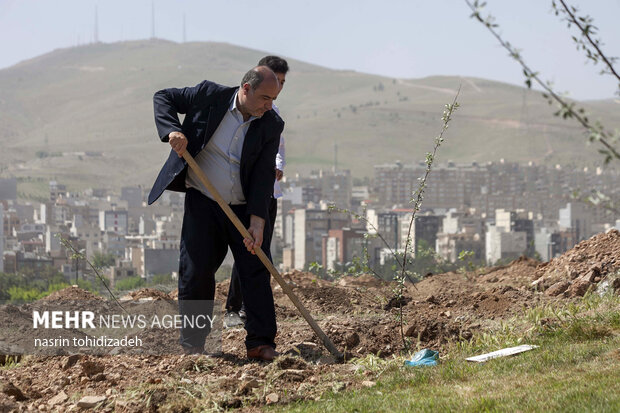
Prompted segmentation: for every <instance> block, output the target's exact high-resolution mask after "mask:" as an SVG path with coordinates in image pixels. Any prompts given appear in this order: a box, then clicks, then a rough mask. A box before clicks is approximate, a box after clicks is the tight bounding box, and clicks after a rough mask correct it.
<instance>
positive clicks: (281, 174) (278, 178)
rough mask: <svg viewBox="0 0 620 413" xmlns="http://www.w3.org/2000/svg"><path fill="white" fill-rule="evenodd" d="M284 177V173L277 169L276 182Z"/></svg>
mask: <svg viewBox="0 0 620 413" xmlns="http://www.w3.org/2000/svg"><path fill="white" fill-rule="evenodd" d="M283 176H284V172H282V171H281V170H279V169H278V168H276V181H279V180H280V179H282V177H283Z"/></svg>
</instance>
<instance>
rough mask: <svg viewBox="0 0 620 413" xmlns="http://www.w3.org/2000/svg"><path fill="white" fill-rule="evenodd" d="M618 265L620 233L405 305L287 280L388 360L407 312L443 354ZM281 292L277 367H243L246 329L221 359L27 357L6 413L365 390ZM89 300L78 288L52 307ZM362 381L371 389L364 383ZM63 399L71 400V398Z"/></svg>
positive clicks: (462, 280) (344, 346)
mask: <svg viewBox="0 0 620 413" xmlns="http://www.w3.org/2000/svg"><path fill="white" fill-rule="evenodd" d="M619 268H620V233H618V231H611V232H608V233H607V234H600V235H597V236H595V237H593V238H591V239H590V240H587V241H583V242H581V243H580V244H578V245H577V246H575V248H573V249H571V250H570V251H568V252H567V253H566V254H564V255H563V256H561V257H558V258H556V259H554V260H552V261H551V262H549V263H542V264H541V263H539V262H537V261H535V260H532V259H528V258H520V259H518V260H515V261H513V262H512V263H510V264H509V265H507V266H502V267H493V268H486V269H482V270H478V271H476V272H468V273H459V272H450V273H446V274H440V275H433V276H429V277H427V278H425V279H424V280H422V281H421V282H419V283H417V284H416V285H415V286H413V285H408V286H407V289H406V291H405V293H404V297H401V299H400V300H399V299H397V297H395V296H394V292H393V288H394V285H393V284H391V283H388V282H385V281H380V280H376V279H375V278H373V277H372V276H370V275H363V276H360V277H343V278H341V279H339V280H338V281H336V282H329V281H325V280H321V279H317V278H316V276H315V275H313V274H311V273H303V272H297V271H296V272H291V273H286V274H283V276H284V278H285V279H286V280H287V281H288V282H289V283H290V285H291V286H292V287H293V290H294V292H295V293H296V294H297V295H298V297H299V298H300V300H301V301H302V302H303V303H304V305H305V306H306V308H307V309H308V310H309V311H310V313H311V314H312V315H313V317H315V319H316V320H317V322H318V324H319V325H320V326H321V328H322V329H323V331H324V332H325V333H326V334H327V335H328V336H329V337H330V338H331V339H332V340H333V342H334V343H335V345H336V346H337V347H338V348H339V349H341V350H342V351H346V352H347V354H348V355H349V356H353V357H363V356H366V355H368V354H371V353H372V354H378V355H379V356H380V357H386V356H390V355H391V354H394V353H397V352H398V351H400V349H401V348H402V341H401V336H400V324H399V323H398V322H397V321H396V320H397V316H398V313H399V307H400V305H399V303H400V304H402V306H403V317H404V319H405V320H406V322H405V325H404V333H405V335H406V336H409V337H411V339H412V340H413V341H414V342H416V340H420V346H421V347H427V348H432V349H435V350H439V351H441V350H442V348H443V346H445V345H446V344H447V343H448V342H450V341H456V340H467V339H469V338H471V337H472V334H473V333H474V332H476V331H480V330H484V329H486V328H488V327H489V326H493V325H494V324H496V323H497V322H498V321H500V320H504V319H507V318H510V317H513V316H515V315H519V314H521V313H522V311H523V308H529V307H534V306H537V305H539V304H541V303H546V302H549V301H552V300H565V299H567V298H570V297H571V296H573V295H579V294H577V293H581V291H577V287H579V288H582V287H580V286H581V285H586V284H585V282H586V281H587V283H588V284H587V288H586V291H587V290H588V289H590V290H591V289H594V288H596V285H597V283H600V282H602V281H603V280H609V277H610V274H615V273H616V272H617V271H618V269H619ZM614 277H615V276H614ZM578 281H579V282H578ZM560 282H564V284H565V286H564V287H563V286H562V285H558V288H556V290H562V292H560V293H558V294H554V295H551V294H548V293H547V290H548V289H550V287H552V286H553V285H556V284H558V283H560ZM611 284H612V285H616V284H618V283H615V284H613V283H611ZM227 291H228V283H227V282H224V283H220V284H218V286H217V292H216V299H218V300H222V301H223V300H224V299H225V297H226V293H227ZM273 291H274V300H275V304H276V313H277V317H278V328H279V333H278V336H277V337H276V343H277V344H278V351H280V353H281V354H283V355H282V356H281V357H280V358H277V359H276V362H274V363H272V364H267V363H262V362H253V361H249V360H247V359H246V358H245V346H244V344H243V339H244V336H245V332H244V331H243V330H225V331H224V333H223V336H222V346H223V350H224V356H223V357H220V358H206V357H205V356H172V355H171V356H146V355H116V356H92V355H90V356H89V355H80V356H49V357H43V356H40V357H25V358H24V360H23V361H22V363H21V364H19V365H18V366H17V367H14V368H10V369H3V370H0V382H2V383H6V384H5V385H4V387H3V388H2V391H3V393H4V395H5V396H6V397H2V396H0V400H2V401H0V411H20V410H21V411H25V410H28V409H30V410H32V411H43V410H48V411H63V410H68V409H69V408H71V407H73V406H75V405H76V403H77V400H79V397H82V396H87V395H97V396H106V401H105V402H104V403H103V406H104V409H105V410H107V411H114V410H116V411H126V412H130V411H131V412H141V411H157V406H158V405H159V404H161V403H172V404H169V406H173V407H171V409H172V410H175V409H176V410H178V411H182V410H183V409H184V407H187V406H182V405H178V406H177V405H174V402H173V401H174V400H176V398H178V394H179V392H183V393H184V394H186V393H185V390H179V389H180V388H181V389H186V390H187V391H189V392H190V393H191V394H194V395H195V397H196V398H197V399H199V400H201V402H202V403H205V404H204V405H211V406H213V405H218V406H220V407H221V408H243V409H245V410H253V409H259V408H260V406H262V405H265V404H270V403H274V402H276V403H289V402H291V401H294V400H298V399H314V398H316V397H318V396H320V395H321V394H322V393H324V392H326V391H341V390H343V389H347V388H358V387H361V386H362V384H361V380H360V377H358V376H359V375H356V374H355V371H356V369H358V367H356V365H355V364H353V363H344V364H337V363H334V362H333V361H334V360H333V359H332V358H331V357H330V356H329V353H328V352H327V351H326V350H325V349H324V348H323V347H322V345H321V343H320V340H319V339H318V338H317V337H316V336H315V335H314V333H313V331H312V330H311V328H310V327H309V326H308V325H307V323H306V322H305V321H304V320H303V318H301V317H300V316H299V314H298V312H297V310H296V309H295V307H294V306H293V304H292V303H291V301H290V300H289V299H288V298H287V297H286V296H285V294H284V293H283V292H282V289H281V288H280V287H279V286H277V285H275V284H274V285H273ZM552 291H553V290H552ZM89 295H90V294H89V293H87V292H84V291H81V290H79V289H74V288H71V289H66V290H63V291H59V292H57V293H54V295H52V296H50V297H48V298H46V300H50V299H51V300H55V299H61V298H65V299H76V298H78V297H80V298H83V297H84V296H89ZM174 297H175V293H174V292H173V293H171V294H165V293H163V292H160V291H157V290H152V289H143V290H139V291H137V292H135V293H133V294H131V295H130V298H131V299H134V300H137V299H140V298H153V299H168V298H174ZM88 298H90V299H92V298H93V297H90V296H89V297H88ZM23 316H24V315H23V314H22V313H21V312H19V310H18V309H16V308H15V307H11V306H5V307H4V308H3V309H2V311H0V317H5V318H7V317H8V318H10V317H23ZM153 339H155V337H154V338H153ZM362 380H367V379H366V378H365V376H364V375H363V374H362ZM9 383H10V386H9ZM200 389H202V390H200ZM20 393H21V395H20ZM63 393H64V394H66V395H67V396H68V398H66V400H63V399H64V396H63ZM77 394H79V396H77ZM22 396H23V397H22ZM72 397H74V398H73V399H72ZM18 399H20V400H18ZM207 399H210V400H211V401H212V403H211V404H208V403H207V402H206V400H207ZM59 400H62V401H59ZM213 403H214V404H213ZM175 406H176V407H175Z"/></svg>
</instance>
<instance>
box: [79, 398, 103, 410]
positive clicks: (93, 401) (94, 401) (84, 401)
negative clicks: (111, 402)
mask: <svg viewBox="0 0 620 413" xmlns="http://www.w3.org/2000/svg"><path fill="white" fill-rule="evenodd" d="M106 400H107V397H106V396H85V397H82V398H81V399H80V401H79V402H77V407H82V408H84V409H90V408H93V407H95V406H97V405H98V404H99V403H103V402H105V401H106Z"/></svg>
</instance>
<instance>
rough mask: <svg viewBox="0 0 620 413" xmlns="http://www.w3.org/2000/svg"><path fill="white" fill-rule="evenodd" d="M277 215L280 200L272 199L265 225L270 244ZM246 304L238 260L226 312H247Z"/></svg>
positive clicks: (229, 290)
mask: <svg viewBox="0 0 620 413" xmlns="http://www.w3.org/2000/svg"><path fill="white" fill-rule="evenodd" d="M277 214H278V200H277V199H275V198H271V204H269V222H266V223H265V225H266V226H267V225H268V228H269V242H271V238H272V237H273V228H274V227H275V223H276V215H277ZM244 304H245V303H244V301H243V295H242V294H241V282H240V277H239V268H237V259H235V263H234V264H233V267H232V274H231V276H230V286H229V287H228V296H227V297H226V311H235V312H237V313H238V312H239V311H241V310H243V311H245V305H244Z"/></svg>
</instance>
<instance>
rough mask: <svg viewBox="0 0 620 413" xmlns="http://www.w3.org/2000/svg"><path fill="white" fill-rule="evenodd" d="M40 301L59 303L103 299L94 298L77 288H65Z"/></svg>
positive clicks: (99, 298)
mask: <svg viewBox="0 0 620 413" xmlns="http://www.w3.org/2000/svg"><path fill="white" fill-rule="evenodd" d="M41 300H42V301H59V300H103V298H101V297H99V296H96V295H95V294H93V293H91V292H90V291H86V290H83V289H81V288H79V287H75V286H73V287H67V288H64V289H62V290H59V291H55V292H53V293H51V294H50V295H48V296H47V297H45V298H42V299H41Z"/></svg>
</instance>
